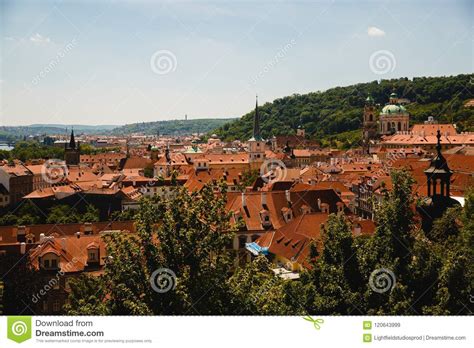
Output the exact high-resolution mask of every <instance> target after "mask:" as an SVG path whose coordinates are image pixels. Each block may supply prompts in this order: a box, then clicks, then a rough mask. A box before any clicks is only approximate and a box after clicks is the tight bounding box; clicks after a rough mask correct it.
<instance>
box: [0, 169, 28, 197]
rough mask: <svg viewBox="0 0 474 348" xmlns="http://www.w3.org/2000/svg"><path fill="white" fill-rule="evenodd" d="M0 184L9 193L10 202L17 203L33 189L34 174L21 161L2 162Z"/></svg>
mask: <svg viewBox="0 0 474 348" xmlns="http://www.w3.org/2000/svg"><path fill="white" fill-rule="evenodd" d="M0 184H2V185H3V187H4V188H5V190H6V192H8V193H9V196H10V197H9V202H10V204H17V203H18V202H20V201H21V199H22V198H23V196H25V195H27V194H28V193H30V192H31V191H33V174H32V173H31V171H29V170H28V168H26V167H25V166H24V165H23V163H21V162H20V161H11V162H9V163H2V164H0Z"/></svg>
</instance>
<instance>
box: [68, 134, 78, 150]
mask: <svg viewBox="0 0 474 348" xmlns="http://www.w3.org/2000/svg"><path fill="white" fill-rule="evenodd" d="M69 148H70V149H75V148H76V140H75V139H74V129H73V130H71V138H70V139H69Z"/></svg>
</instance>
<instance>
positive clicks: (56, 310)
mask: <svg viewBox="0 0 474 348" xmlns="http://www.w3.org/2000/svg"><path fill="white" fill-rule="evenodd" d="M60 309H61V305H60V304H59V301H57V300H56V301H54V302H53V312H59V310H60Z"/></svg>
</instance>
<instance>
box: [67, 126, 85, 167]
mask: <svg viewBox="0 0 474 348" xmlns="http://www.w3.org/2000/svg"><path fill="white" fill-rule="evenodd" d="M80 153H81V150H80V144H79V142H77V144H76V139H75V138H74V130H72V131H71V137H70V139H69V143H66V144H65V145H64V160H65V161H66V165H68V166H77V165H79V163H80V161H81V156H80Z"/></svg>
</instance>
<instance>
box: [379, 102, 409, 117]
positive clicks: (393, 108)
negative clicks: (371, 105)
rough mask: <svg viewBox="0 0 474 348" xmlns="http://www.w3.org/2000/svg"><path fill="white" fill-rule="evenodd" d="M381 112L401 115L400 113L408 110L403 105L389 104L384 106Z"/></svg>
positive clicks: (405, 112) (406, 112)
mask: <svg viewBox="0 0 474 348" xmlns="http://www.w3.org/2000/svg"><path fill="white" fill-rule="evenodd" d="M381 114H382V115H399V114H408V111H407V109H405V107H404V106H402V105H395V104H389V105H385V106H384V107H383V109H382V112H381Z"/></svg>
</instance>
